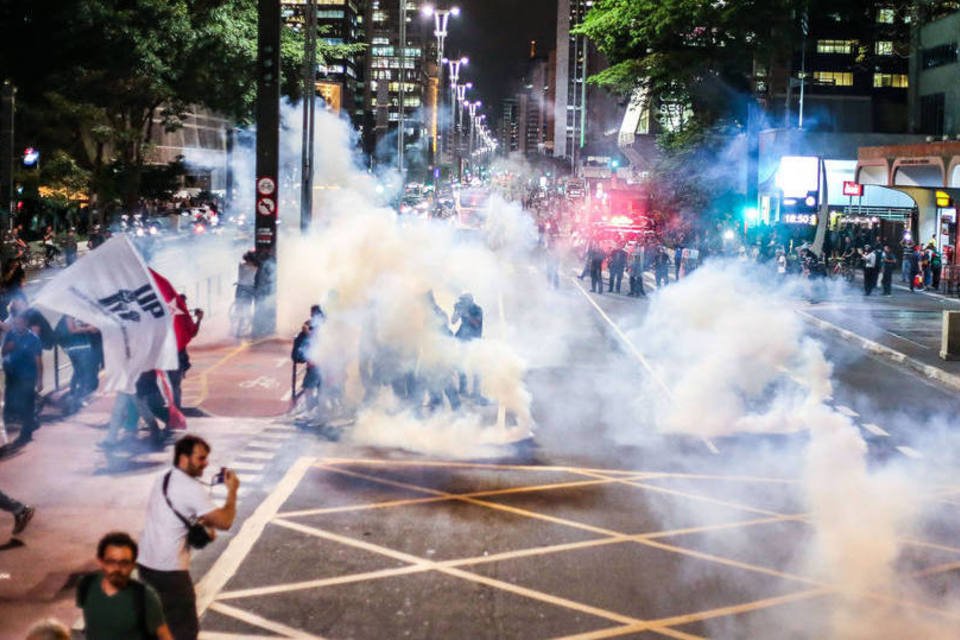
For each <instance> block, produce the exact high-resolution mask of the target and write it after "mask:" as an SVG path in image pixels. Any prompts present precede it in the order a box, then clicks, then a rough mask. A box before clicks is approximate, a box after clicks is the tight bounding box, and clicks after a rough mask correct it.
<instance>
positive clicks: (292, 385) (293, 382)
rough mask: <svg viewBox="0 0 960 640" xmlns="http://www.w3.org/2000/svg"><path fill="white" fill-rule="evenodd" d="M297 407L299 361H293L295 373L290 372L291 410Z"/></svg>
mask: <svg viewBox="0 0 960 640" xmlns="http://www.w3.org/2000/svg"><path fill="white" fill-rule="evenodd" d="M295 406H297V361H296V360H294V361H293V371H291V372H290V408H291V409H293V408H294V407H295Z"/></svg>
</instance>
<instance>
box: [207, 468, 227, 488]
mask: <svg viewBox="0 0 960 640" xmlns="http://www.w3.org/2000/svg"><path fill="white" fill-rule="evenodd" d="M226 471H227V468H226V467H220V471H219V472H218V473H217V474H216V475H215V476H213V480H211V481H210V484H211V485H215V484H223V481H224V474H225V473H226Z"/></svg>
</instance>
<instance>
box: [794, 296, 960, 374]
mask: <svg viewBox="0 0 960 640" xmlns="http://www.w3.org/2000/svg"><path fill="white" fill-rule="evenodd" d="M858 282H859V281H858ZM878 292H879V289H878V291H877V292H874V294H873V295H871V296H864V295H863V289H862V288H861V287H860V286H851V287H850V288H849V295H847V296H846V297H845V298H844V299H841V300H829V301H826V302H824V303H820V304H816V305H808V306H807V307H806V308H802V309H798V310H797V313H799V314H800V315H801V317H803V318H804V319H805V320H807V321H808V322H810V323H811V324H813V325H814V326H817V327H819V328H821V329H824V330H826V331H830V332H831V333H834V334H836V335H839V336H841V337H842V338H844V339H847V340H851V341H853V342H855V343H857V344H859V345H860V346H861V347H862V348H864V349H866V350H867V351H870V352H871V353H874V354H876V355H879V356H882V357H884V358H887V359H890V360H893V361H894V362H897V363H899V364H902V365H904V366H907V367H909V368H911V369H913V370H914V371H917V372H919V373H921V374H922V375H924V376H926V377H928V378H930V379H931V380H934V381H936V382H939V383H940V384H943V385H945V386H947V387H949V388H951V389H953V390H955V391H960V361H948V360H943V359H942V358H940V347H941V332H942V324H943V312H944V311H960V298H957V297H955V296H954V297H951V296H946V295H941V294H939V293H936V292H926V291H924V292H911V291H910V289H909V288H908V287H907V286H905V285H900V284H895V285H894V287H893V295H891V296H881V295H879V293H878Z"/></svg>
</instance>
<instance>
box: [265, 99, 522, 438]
mask: <svg viewBox="0 0 960 640" xmlns="http://www.w3.org/2000/svg"><path fill="white" fill-rule="evenodd" d="M290 120H291V121H292V120H293V119H292V118H291V119H290ZM316 129H317V135H316V137H317V140H320V141H323V148H322V149H318V153H317V156H318V158H320V157H322V158H324V161H323V162H318V166H317V176H316V177H315V182H316V184H318V185H326V186H328V187H330V188H325V189H323V190H321V191H318V192H317V194H318V195H317V196H316V197H315V200H314V205H315V208H314V216H313V219H314V222H315V224H314V227H313V229H312V230H311V232H310V233H309V234H307V235H303V236H300V235H297V236H294V235H292V234H291V235H288V236H283V237H282V238H281V249H280V254H281V256H282V259H281V260H280V261H279V296H278V301H279V310H278V311H279V318H280V326H281V327H289V328H291V333H292V328H293V327H295V326H297V324H298V321H299V320H302V319H303V318H304V317H306V313H307V309H308V308H309V306H310V304H312V303H317V304H321V305H325V309H324V311H325V314H326V316H327V320H326V322H325V323H324V324H323V325H322V326H321V327H320V328H319V329H318V330H317V333H316V335H315V338H314V339H313V340H312V342H311V347H310V352H309V356H308V357H309V358H310V360H311V361H312V362H316V363H317V364H318V366H319V367H320V369H321V374H322V376H323V378H324V379H325V380H327V381H329V383H330V385H331V386H333V387H336V388H338V389H340V390H342V401H343V402H344V403H345V404H346V405H347V406H348V407H349V408H351V409H353V410H355V411H358V414H357V423H356V425H355V426H354V428H352V429H351V432H350V433H351V437H352V438H354V439H355V440H356V441H357V442H362V443H364V444H380V445H384V446H390V447H393V446H402V447H404V448H408V449H413V450H419V451H426V452H430V453H444V454H445V455H456V456H475V455H484V454H485V453H487V450H486V448H485V445H484V442H485V440H486V439H488V436H487V435H484V432H485V431H486V430H487V429H489V428H490V427H491V423H492V422H495V421H496V420H497V417H496V415H491V411H492V412H493V414H495V413H496V409H495V408H494V409H492V410H489V409H477V410H470V411H461V412H459V413H457V414H456V415H454V414H453V413H452V412H448V411H446V410H445V409H443V410H439V411H437V412H433V413H430V414H429V415H423V411H422V407H420V406H419V405H420V397H422V396H427V395H431V396H434V398H435V397H436V396H437V395H439V396H440V398H441V400H440V402H435V403H434V404H443V405H444V406H445V405H446V401H443V400H442V398H443V396H444V395H448V397H449V394H446V393H445V392H446V390H447V389H448V387H450V386H451V385H452V386H456V384H457V378H458V374H459V373H463V374H464V375H465V376H466V378H467V379H468V380H469V381H472V380H473V378H474V377H476V378H477V379H478V380H479V383H480V391H481V392H482V394H483V395H484V396H485V397H487V398H489V399H490V400H491V401H493V402H494V403H496V404H498V405H499V406H501V407H503V408H504V409H505V411H506V413H507V414H508V416H509V425H516V428H518V429H520V430H523V429H529V428H530V426H531V422H532V419H531V414H530V403H531V396H530V393H529V392H528V391H527V390H526V387H525V384H524V374H525V371H526V366H525V363H524V359H523V358H522V357H521V355H520V354H519V351H518V349H516V348H515V347H514V344H513V340H512V339H513V338H514V337H515V336H516V334H515V333H514V332H512V331H508V330H506V329H505V326H504V323H503V313H504V312H503V307H505V306H506V307H508V308H509V305H510V304H512V303H513V302H514V301H515V300H516V298H517V297H518V296H519V295H520V293H519V291H517V289H518V287H517V286H516V285H517V282H518V280H517V275H516V274H517V272H518V271H524V270H526V269H527V264H526V260H527V258H528V254H529V252H530V251H531V249H532V248H533V247H534V246H535V244H536V230H535V229H534V227H533V225H532V222H531V221H530V220H529V219H528V218H527V217H526V216H525V215H524V213H523V212H522V211H521V210H520V208H519V207H517V206H516V205H511V204H508V203H506V202H505V201H503V200H501V199H497V198H494V199H492V200H491V202H490V204H489V206H488V208H487V211H486V216H485V217H486V221H487V224H486V226H485V227H484V229H482V230H465V229H459V228H457V226H456V225H455V224H453V222H451V221H436V220H430V219H420V218H415V217H412V216H408V217H403V218H399V217H398V216H397V214H396V213H395V212H394V211H393V210H392V209H388V208H386V207H384V206H382V204H381V201H380V200H381V197H380V196H378V194H377V190H376V185H377V184H378V179H377V178H375V177H374V176H371V175H369V174H367V173H365V172H362V171H361V170H359V169H358V168H356V165H355V164H354V163H353V161H352V160H351V159H350V157H349V153H346V152H344V151H343V150H344V149H346V148H348V145H349V134H348V133H346V130H347V126H346V125H345V124H344V123H343V122H342V121H340V120H338V119H336V118H334V117H332V116H330V115H329V114H327V113H323V112H321V113H318V115H317V120H316ZM291 133H292V132H291ZM284 226H285V227H288V228H291V227H293V226H294V225H293V224H285V225H284ZM524 277H526V276H524ZM463 292H470V293H471V294H472V295H473V298H474V299H475V300H476V301H477V303H479V304H480V305H481V306H482V307H483V309H484V312H485V314H484V316H485V317H484V335H483V338H482V339H479V340H473V341H462V340H458V339H456V338H455V337H453V335H452V333H451V331H450V329H453V328H455V327H451V326H450V324H449V318H450V314H451V312H452V310H453V306H454V302H455V301H456V300H457V298H458V296H460V295H461V294H462V293H463ZM435 305H436V306H435ZM405 376H411V378H410V379H415V380H416V381H417V382H416V385H417V386H416V388H415V389H414V390H413V391H412V394H413V395H414V396H415V397H414V398H413V399H412V400H409V399H408V402H407V403H406V404H404V403H400V402H398V399H397V398H396V397H395V395H394V393H390V392H388V391H387V390H388V389H389V388H390V387H391V384H388V383H392V386H393V389H394V392H396V389H397V385H398V381H399V380H402V379H405ZM425 392H427V393H425ZM401 395H403V393H401ZM449 402H450V403H451V407H452V406H453V403H454V402H455V401H454V400H449ZM506 426H508V425H507V424H502V425H501V428H504V427H506Z"/></svg>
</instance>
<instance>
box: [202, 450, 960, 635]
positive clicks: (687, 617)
mask: <svg viewBox="0 0 960 640" xmlns="http://www.w3.org/2000/svg"><path fill="white" fill-rule="evenodd" d="M379 462H380V461H370V460H363V461H361V460H357V461H345V460H341V459H325V460H324V462H318V461H316V460H313V462H312V463H310V464H312V466H314V467H317V468H321V469H324V470H328V471H331V472H334V473H339V474H343V475H349V476H354V477H359V478H363V479H367V480H370V481H373V482H377V483H380V484H385V485H393V486H398V487H402V488H406V489H410V490H413V491H417V492H420V493H426V494H430V497H427V498H422V499H413V500H402V501H390V502H386V503H375V504H374V505H356V506H350V507H345V508H341V507H336V508H332V509H334V510H341V509H342V510H358V509H366V508H384V507H387V506H401V505H403V504H416V503H420V502H439V501H445V500H457V501H461V502H466V503H468V504H476V505H478V506H482V507H486V508H492V509H497V510H503V511H507V512H510V513H513V514H516V515H520V516H524V517H528V518H533V519H539V520H545V521H549V522H552V523H556V524H560V525H564V526H569V527H572V528H577V529H582V530H588V531H591V532H594V533H599V534H602V535H604V536H605V537H603V538H599V539H593V540H586V541H579V542H573V543H565V544H560V545H552V546H547V547H537V548H532V549H522V550H518V551H507V552H503V553H499V554H494V555H492V556H490V555H488V556H483V557H478V558H459V559H455V560H449V561H442V562H435V561H431V560H425V559H423V558H419V557H417V556H413V555H410V554H406V553H403V552H400V551H395V550H392V549H388V548H386V547H382V546H380V545H374V544H370V543H366V542H363V541H360V540H355V539H353V538H349V537H345V536H340V535H337V534H334V533H330V532H326V531H323V530H320V529H316V528H314V527H308V526H304V525H300V524H298V523H295V522H291V521H289V520H281V519H275V520H273V522H274V523H275V524H278V525H280V526H284V527H287V528H291V529H295V530H298V531H301V532H304V533H307V534H309V535H315V536H318V537H323V538H327V539H330V540H333V541H336V542H339V543H342V544H347V545H349V546H352V547H356V548H362V549H365V550H367V551H371V552H374V553H377V554H380V555H386V556H388V557H391V558H394V559H396V560H398V561H401V562H405V563H408V566H404V567H398V568H393V569H385V570H381V571H375V572H369V573H366V574H354V575H350V576H338V577H334V578H327V579H323V580H316V581H309V582H302V583H292V584H287V585H273V586H269V587H261V588H256V589H249V590H244V591H235V592H224V593H222V594H220V597H222V598H224V599H232V598H241V597H250V596H252V595H258V594H262V593H279V592H285V591H293V590H298V589H304V588H311V587H321V586H330V585H335V584H344V583H349V582H359V581H363V580H373V579H378V578H385V577H390V576H396V575H404V574H410V573H418V572H424V571H431V570H433V571H439V572H441V573H445V574H447V575H451V576H454V577H459V578H462V579H467V580H470V581H473V582H480V583H483V584H488V585H489V586H493V587H495V588H498V589H502V590H506V591H510V592H513V593H516V594H517V595H522V596H525V597H530V598H533V599H537V600H541V601H544V602H548V603H551V604H555V605H557V606H562V607H565V608H572V609H574V610H578V611H581V612H583V613H587V614H590V615H597V616H599V617H605V618H607V619H610V620H614V621H617V622H621V623H622V624H624V625H626V626H618V627H613V628H610V629H604V630H600V631H595V632H590V633H588V634H581V635H577V636H570V637H571V638H573V637H576V638H581V637H582V638H605V637H615V636H617V635H624V634H626V633H630V632H633V631H640V630H649V631H652V632H655V633H659V634H661V635H666V636H669V637H675V638H695V637H696V636H691V635H690V634H685V633H684V632H680V631H678V630H676V629H672V628H669V627H670V626H674V625H678V624H686V623H688V622H691V621H697V620H702V619H707V618H710V617H720V616H726V615H734V614H736V613H740V612H745V611H751V610H754V609H760V608H765V607H770V606H775V605H777V604H781V603H784V602H789V601H791V600H795V599H801V598H806V597H814V596H816V595H818V594H827V593H829V592H833V591H836V587H833V586H831V585H826V584H822V583H820V582H818V581H816V580H814V579H810V578H805V577H803V576H798V575H793V574H789V573H785V572H780V571H776V570H773V569H768V568H766V567H761V566H758V565H753V564H750V563H746V562H740V561H737V560H733V559H730V558H724V557H721V556H715V555H712V554H708V553H702V552H698V551H694V550H691V549H686V548H683V547H677V546H674V545H668V544H663V543H661V542H657V541H656V540H654V539H655V538H660V537H667V536H678V535H687V534H691V533H699V532H707V531H713V530H720V529H728V528H735V527H746V526H753V525H760V524H766V523H772V522H780V521H800V522H806V516H805V515H803V514H794V515H790V514H780V513H777V512H772V511H766V510H760V509H755V508H753V507H748V506H746V505H742V504H737V503H730V502H727V501H720V500H716V499H713V498H709V497H705V496H700V495H697V494H693V493H688V492H682V491H676V490H672V489H664V488H662V487H657V486H650V485H645V484H644V483H642V482H638V480H640V479H647V478H650V477H663V476H664V475H670V474H659V473H657V474H647V473H644V472H624V471H616V472H615V473H616V474H617V476H616V477H606V476H601V477H599V478H598V477H597V476H596V474H597V473H600V471H598V470H584V469H577V468H572V467H552V468H545V467H518V466H509V465H487V464H471V463H455V464H446V463H431V464H423V463H421V462H418V461H409V462H408V461H384V462H385V463H386V464H390V465H394V464H396V463H397V462H400V465H401V466H448V467H460V468H464V467H466V468H492V467H496V468H498V469H508V470H523V469H529V470H537V471H543V470H563V471H570V472H572V473H575V474H577V473H579V474H581V475H588V476H591V477H594V480H590V481H583V482H566V483H553V484H543V485H531V486H529V487H511V488H507V489H495V490H488V491H483V492H473V493H470V494H452V493H447V492H443V491H439V490H436V489H431V488H428V487H421V486H417V485H413V484H410V483H405V482H399V481H394V480H390V479H386V478H380V477H377V476H372V475H368V474H363V473H360V472H355V471H352V470H348V469H341V468H337V467H336V466H331V464H361V465H362V464H370V463H379ZM672 475H674V476H675V477H690V476H688V475H687V474H672ZM625 476H626V477H625ZM701 477H702V476H701ZM717 478H719V479H726V478H725V477H723V476H717ZM301 480H302V478H301ZM747 481H753V479H749V480H747ZM763 481H774V482H780V480H771V479H764V480H763ZM611 483H624V484H628V485H631V486H637V487H639V488H643V489H650V490H654V491H658V490H659V491H664V492H666V493H674V494H676V495H680V496H682V497H688V498H691V499H698V500H707V501H712V502H717V503H718V504H723V505H724V506H731V507H735V508H738V509H744V510H747V511H754V512H757V513H760V514H764V515H767V516H768V517H765V518H755V519H752V520H746V521H741V522H732V523H723V524H719V525H708V526H703V527H689V528H685V529H677V530H673V531H659V532H651V533H645V534H636V535H627V534H623V533H621V532H617V531H611V530H608V529H603V528H600V527H593V526H591V525H586V524H584V523H579V522H575V521H570V520H566V519H563V518H555V517H552V516H546V515H544V514H539V513H535V512H532V511H528V510H524V509H517V508H513V507H507V506H506V505H500V504H497V503H491V502H486V501H484V500H480V499H477V498H478V497H489V496H492V495H500V494H504V493H519V492H525V491H538V490H550V489H555V488H563V487H576V486H585V485H603V484H611ZM316 512H329V510H305V511H303V512H290V513H288V514H283V515H284V516H285V517H293V516H296V515H301V514H302V515H310V514H313V513H316ZM275 517H277V516H275ZM622 542H634V543H637V544H641V545H645V546H648V547H652V548H656V549H659V550H662V551H667V552H670V553H675V554H678V555H683V556H688V557H693V558H697V559H700V560H705V561H708V562H713V563H718V564H721V565H725V566H731V567H735V568H739V569H742V570H746V571H751V572H754V573H760V574H764V575H769V576H772V577H777V578H780V579H784V580H791V581H798V582H802V583H806V584H810V585H814V586H815V587H817V588H816V589H811V590H807V591H803V592H798V593H796V594H788V595H785V596H776V597H773V598H768V599H764V600H758V601H755V602H752V603H744V604H741V605H734V606H732V607H724V608H720V609H715V610H710V611H706V612H700V613H693V614H684V615H682V616H675V617H672V618H665V619H662V620H654V621H644V620H638V619H633V618H629V617H627V616H623V615H621V614H618V613H615V612H610V611H604V610H602V609H597V608H594V607H591V606H589V605H585V604H583V603H577V602H573V601H569V600H566V599H564V598H558V597H555V596H552V595H550V594H545V593H542V592H539V591H536V590H532V589H527V588H525V587H519V586H517V585H512V584H508V583H502V582H501V581H499V580H495V579H491V578H485V577H483V576H478V575H476V574H473V573H471V572H468V571H462V570H460V569H459V568H458V567H464V566H471V565H477V564H485V563H489V562H499V561H503V560H509V559H515V558H523V557H531V556H538V555H545V554H550V553H556V552H562V551H570V550H576V549H583V548H591V547H598V546H602V545H609V544H618V543H622ZM903 542H904V543H906V544H913V545H917V546H922V547H930V548H935V549H940V550H946V551H951V552H956V553H960V550H957V549H953V548H951V547H946V546H944V545H937V544H934V543H926V542H923V541H918V540H911V539H905V540H903ZM957 568H960V562H955V563H949V564H945V565H940V566H938V567H931V568H929V569H926V570H923V571H920V572H916V573H915V574H914V575H915V576H921V577H922V576H926V575H933V574H935V573H941V572H945V571H950V570H954V569H957ZM855 595H859V596H861V597H865V598H870V599H874V600H879V601H881V602H885V603H887V604H892V605H898V606H907V607H910V608H913V609H917V610H922V611H926V612H930V613H935V614H937V615H939V616H944V617H948V618H951V619H955V620H956V619H960V616H958V615H957V614H954V613H952V612H949V611H944V610H940V609H936V608H934V607H929V606H926V605H923V604H922V603H917V602H912V601H904V600H900V599H898V598H896V597H894V596H892V595H887V594H883V593H874V592H864V593H858V594H855ZM611 616H613V617H611Z"/></svg>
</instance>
